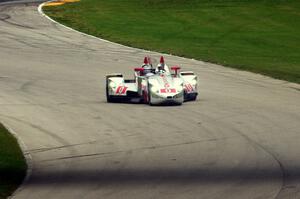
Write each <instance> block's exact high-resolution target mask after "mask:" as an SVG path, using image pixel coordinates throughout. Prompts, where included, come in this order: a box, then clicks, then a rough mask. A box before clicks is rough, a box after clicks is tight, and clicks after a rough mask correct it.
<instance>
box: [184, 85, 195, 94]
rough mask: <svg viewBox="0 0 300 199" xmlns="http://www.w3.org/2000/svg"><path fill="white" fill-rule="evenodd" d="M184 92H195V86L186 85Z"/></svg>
mask: <svg viewBox="0 0 300 199" xmlns="http://www.w3.org/2000/svg"><path fill="white" fill-rule="evenodd" d="M184 90H185V91H186V92H188V93H190V92H193V91H194V88H193V86H192V85H191V84H185V85H184Z"/></svg>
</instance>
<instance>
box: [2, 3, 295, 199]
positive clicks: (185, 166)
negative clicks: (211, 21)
mask: <svg viewBox="0 0 300 199" xmlns="http://www.w3.org/2000/svg"><path fill="white" fill-rule="evenodd" d="M31 2H32V1H31ZM0 27H1V28H0V35H1V36H0V60H1V62H0V106H1V108H0V120H1V121H4V123H6V124H8V125H9V126H10V127H11V128H12V129H13V130H14V131H15V132H17V133H18V135H19V136H20V137H21V138H22V140H23V141H24V143H25V144H26V145H27V147H28V151H26V153H30V154H31V156H32V158H33V165H32V169H33V172H32V175H31V177H30V178H29V180H28V181H27V182H26V183H25V184H24V185H23V186H22V187H21V189H20V190H19V191H18V192H16V193H15V195H14V196H13V198H16V199H23V198H31V199H38V198H42V197H47V198H72V199H73V198H185V199H186V198H230V199H233V198H264V199H266V198H300V183H299V182H300V158H299V157H300V154H299V153H300V150H299V146H298V145H299V141H300V135H299V132H300V125H299V121H300V100H299V99H300V92H299V90H300V86H299V85H298V84H292V83H287V82H284V81H280V80H274V79H271V78H268V77H264V76H261V75H256V74H252V73H248V72H242V71H237V70H234V69H229V68H224V67H221V66H217V65H213V64H208V63H204V62H200V61H195V60H190V59H184V58H179V57H175V56H166V60H167V61H168V63H170V65H172V64H179V65H181V66H182V67H183V68H185V69H191V70H194V71H195V72H196V73H197V74H198V76H199V78H200V88H199V91H200V100H198V101H196V102H191V103H186V104H184V105H183V106H180V107H178V106H176V107H149V106H147V105H142V104H107V103H106V102H105V93H104V90H105V89H104V82H105V80H104V75H105V74H106V73H111V72H122V73H124V74H125V75H127V76H130V75H131V72H130V70H131V69H132V68H133V67H134V66H138V65H140V62H141V61H142V60H141V59H142V58H143V57H144V55H148V54H150V55H152V56H159V54H157V53H154V52H145V51H143V50H139V49H134V48H129V47H123V46H120V45H117V44H113V43H110V42H106V41H101V40H96V39H94V38H92V37H88V36H85V35H82V34H78V33H76V32H74V31H72V30H69V29H65V28H64V27H62V26H60V25H57V24H55V23H53V22H51V21H49V20H48V19H46V18H44V17H42V16H41V15H40V14H39V13H38V12H37V4H36V3H28V2H27V3H17V4H15V3H11V2H10V3H9V4H7V3H4V4H0Z"/></svg>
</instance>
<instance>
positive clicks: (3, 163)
mask: <svg viewBox="0 0 300 199" xmlns="http://www.w3.org/2000/svg"><path fill="white" fill-rule="evenodd" d="M26 169H27V165H26V161H25V159H24V156H23V153H22V151H21V149H20V147H19V145H18V142H17V140H16V139H15V138H14V137H13V136H12V135H11V134H10V133H9V132H8V131H7V130H6V129H5V128H4V126H3V125H2V124H0V199H4V198H7V197H8V196H10V195H11V194H12V193H13V191H15V190H16V188H17V187H18V186H19V185H20V184H21V183H22V181H23V179H24V177H25V175H26Z"/></svg>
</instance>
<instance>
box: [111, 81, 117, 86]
mask: <svg viewBox="0 0 300 199" xmlns="http://www.w3.org/2000/svg"><path fill="white" fill-rule="evenodd" d="M109 87H111V88H116V87H117V85H116V83H115V82H112V81H111V82H109Z"/></svg>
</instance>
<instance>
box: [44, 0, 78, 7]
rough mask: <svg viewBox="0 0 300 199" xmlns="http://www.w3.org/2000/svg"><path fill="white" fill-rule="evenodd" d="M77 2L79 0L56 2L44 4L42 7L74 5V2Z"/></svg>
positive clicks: (60, 0) (59, 0)
mask: <svg viewBox="0 0 300 199" xmlns="http://www.w3.org/2000/svg"><path fill="white" fill-rule="evenodd" d="M78 1H80V0H58V1H54V2H49V3H46V4H45V5H44V6H60V5H63V4H65V3H74V2H78Z"/></svg>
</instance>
